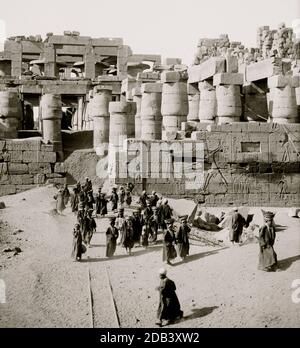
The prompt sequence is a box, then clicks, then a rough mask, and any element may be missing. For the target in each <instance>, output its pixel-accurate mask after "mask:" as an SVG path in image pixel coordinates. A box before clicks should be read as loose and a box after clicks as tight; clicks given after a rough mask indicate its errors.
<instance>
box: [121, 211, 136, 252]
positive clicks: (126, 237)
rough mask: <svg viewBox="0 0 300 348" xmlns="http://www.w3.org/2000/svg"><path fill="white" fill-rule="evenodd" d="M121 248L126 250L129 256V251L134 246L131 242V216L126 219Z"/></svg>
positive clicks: (132, 241)
mask: <svg viewBox="0 0 300 348" xmlns="http://www.w3.org/2000/svg"><path fill="white" fill-rule="evenodd" d="M122 246H123V247H124V248H125V249H126V251H127V252H128V254H129V255H131V249H132V248H133V246H134V240H133V228H132V216H127V218H126V228H125V233H124V235H123V242H122Z"/></svg>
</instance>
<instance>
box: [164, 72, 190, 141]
mask: <svg viewBox="0 0 300 348" xmlns="http://www.w3.org/2000/svg"><path fill="white" fill-rule="evenodd" d="M161 82H162V83H163V87H162V101H161V113H162V116H163V131H162V139H163V140H167V139H170V138H174V139H175V138H176V134H177V132H178V131H180V130H181V123H182V122H186V120H187V114H188V112H189V105H188V94H187V83H186V78H185V77H182V75H181V74H180V73H179V72H177V71H165V72H163V73H162V74H161Z"/></svg>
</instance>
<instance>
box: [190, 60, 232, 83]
mask: <svg viewBox="0 0 300 348" xmlns="http://www.w3.org/2000/svg"><path fill="white" fill-rule="evenodd" d="M225 72H226V60H225V58H218V57H211V58H209V59H208V60H206V61H205V62H203V63H202V64H200V65H193V66H191V67H190V68H189V69H188V74H189V79H188V83H195V82H199V81H204V80H207V79H212V78H213V76H214V75H215V74H217V73H225Z"/></svg>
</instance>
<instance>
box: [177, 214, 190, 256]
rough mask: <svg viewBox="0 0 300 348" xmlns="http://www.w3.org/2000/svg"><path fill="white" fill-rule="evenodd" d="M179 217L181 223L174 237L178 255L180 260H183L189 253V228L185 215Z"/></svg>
mask: <svg viewBox="0 0 300 348" xmlns="http://www.w3.org/2000/svg"><path fill="white" fill-rule="evenodd" d="M179 218H180V221H181V223H180V226H179V228H178V231H177V232H176V234H175V238H176V245H177V248H178V253H179V256H180V257H181V259H182V260H185V258H186V256H187V255H189V250H190V243H189V232H190V231H191V229H190V227H189V226H188V224H187V218H188V216H187V215H184V216H180V217H179Z"/></svg>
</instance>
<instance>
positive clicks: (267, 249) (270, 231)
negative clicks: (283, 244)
mask: <svg viewBox="0 0 300 348" xmlns="http://www.w3.org/2000/svg"><path fill="white" fill-rule="evenodd" d="M265 221H266V223H265V225H264V226H262V227H261V228H260V229H259V264H258V269H260V270H262V271H267V272H272V271H275V270H276V268H277V255H276V253H275V251H274V248H273V246H274V243H275V238H276V232H275V227H274V225H273V219H272V217H270V216H268V217H266V219H265Z"/></svg>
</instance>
